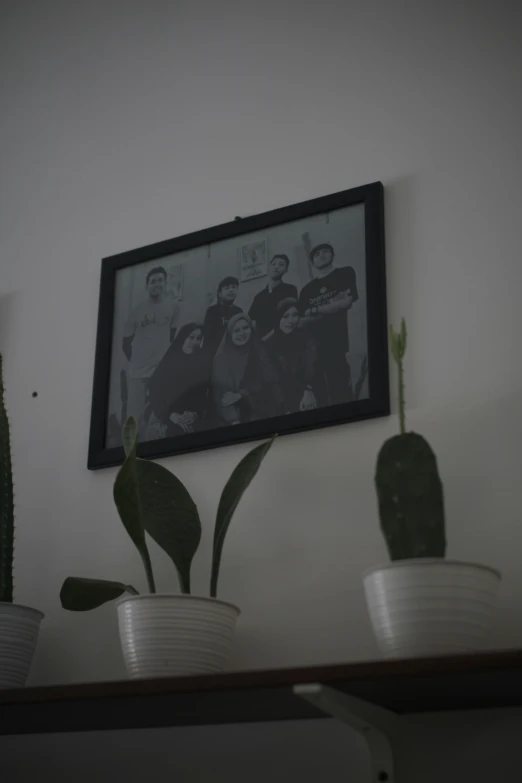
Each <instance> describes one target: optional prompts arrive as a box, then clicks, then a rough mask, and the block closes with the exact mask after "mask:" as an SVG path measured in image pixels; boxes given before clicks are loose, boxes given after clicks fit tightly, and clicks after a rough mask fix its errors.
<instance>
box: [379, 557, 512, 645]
mask: <svg viewBox="0 0 522 783" xmlns="http://www.w3.org/2000/svg"><path fill="white" fill-rule="evenodd" d="M500 579H501V577H500V574H499V573H498V571H495V570H494V569H492V568H489V567H487V566H483V565H479V564H477V563H462V562H457V561H454V560H442V559H428V558H426V559H419V560H396V561H395V562H392V563H390V564H389V565H385V566H380V567H378V568H374V569H371V570H369V571H368V572H367V573H366V575H365V577H364V590H365V593H366V601H367V604H368V610H369V612H370V619H371V622H372V625H373V630H374V632H375V636H376V638H377V642H378V643H379V646H380V648H381V650H382V652H383V653H384V654H385V655H386V656H387V657H389V658H407V657H417V656H431V655H433V656H436V655H449V654H452V653H453V654H457V653H465V652H474V651H476V650H480V649H482V648H483V647H484V646H485V645H486V644H487V641H488V637H489V635H490V631H491V626H492V623H493V618H494V615H495V609H496V603H497V594H498V589H499V586H500Z"/></svg>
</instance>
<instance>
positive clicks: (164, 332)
mask: <svg viewBox="0 0 522 783" xmlns="http://www.w3.org/2000/svg"><path fill="white" fill-rule="evenodd" d="M166 286H167V272H166V270H165V269H164V268H163V267H162V266H158V267H155V268H154V269H151V270H150V271H149V272H148V273H147V276H146V278H145V287H146V290H147V299H146V301H144V302H142V303H141V304H139V305H138V306H137V307H136V308H135V309H134V310H133V311H132V313H131V314H130V316H129V318H128V320H127V322H126V324H125V328H124V333H123V341H122V350H123V353H124V354H125V357H126V358H127V361H128V369H127V412H128V415H129V416H134V417H135V418H136V420H137V422H138V432H139V435H140V436H141V437H142V438H143V436H144V433H145V407H146V402H147V389H148V383H149V379H150V377H151V376H152V374H153V372H154V370H155V369H156V367H157V366H158V364H159V363H160V361H161V359H162V358H163V356H164V355H165V353H166V352H167V350H168V348H169V345H170V343H171V342H172V339H173V337H174V334H175V332H176V327H177V324H178V321H179V305H178V303H177V302H176V301H175V300H174V299H173V298H172V297H171V296H169V295H168V294H167V293H166Z"/></svg>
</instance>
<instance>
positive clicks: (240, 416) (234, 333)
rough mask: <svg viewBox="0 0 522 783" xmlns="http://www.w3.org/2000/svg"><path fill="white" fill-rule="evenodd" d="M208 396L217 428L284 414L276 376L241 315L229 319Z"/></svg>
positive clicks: (215, 362) (260, 344) (262, 348)
mask: <svg viewBox="0 0 522 783" xmlns="http://www.w3.org/2000/svg"><path fill="white" fill-rule="evenodd" d="M212 394H213V400H214V409H215V412H216V418H217V422H218V424H219V425H220V426H224V425H227V424H240V423H241V422H246V421H253V420H255V419H266V418H270V417H271V416H277V415H280V414H281V413H283V412H284V401H283V395H282V392H281V389H280V388H279V383H278V378H277V373H276V370H275V368H274V366H273V365H272V363H271V361H270V359H269V358H268V355H267V353H266V351H265V349H264V347H263V344H262V343H261V341H260V339H259V337H258V336H257V334H256V333H255V331H254V329H253V327H252V321H251V320H250V318H249V317H248V315H245V314H244V313H239V314H238V315H235V316H234V317H233V318H231V319H230V321H229V322H228V325H227V330H226V332H225V334H224V336H223V339H222V340H221V345H220V346H219V348H218V350H217V353H216V356H215V358H214V364H213V370H212Z"/></svg>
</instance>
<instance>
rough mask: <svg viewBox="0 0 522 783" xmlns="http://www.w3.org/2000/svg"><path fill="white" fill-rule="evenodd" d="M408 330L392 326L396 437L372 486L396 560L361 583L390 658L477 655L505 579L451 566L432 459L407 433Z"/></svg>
mask: <svg viewBox="0 0 522 783" xmlns="http://www.w3.org/2000/svg"><path fill="white" fill-rule="evenodd" d="M406 340H407V337H406V324H405V322H404V319H402V322H401V327H400V330H399V331H398V332H396V331H395V330H394V329H393V327H391V326H390V351H391V355H392V357H393V359H394V361H395V362H396V364H397V368H398V383H399V427H400V432H399V434H398V435H395V436H394V437H392V438H390V439H389V440H387V441H386V442H385V443H384V444H383V445H382V448H381V449H380V451H379V455H378V457H377V466H376V471H375V485H376V489H377V498H378V504H379V516H380V521H381V530H382V532H383V535H384V539H385V541H386V544H387V547H388V552H389V554H390V558H391V560H392V562H391V563H387V564H386V565H381V566H377V567H374V568H371V569H369V570H368V571H367V572H366V574H365V577H364V590H365V593H366V603H367V605H368V611H369V615H370V621H371V624H372V626H373V630H374V633H375V637H376V639H377V642H378V644H379V647H380V648H381V650H382V652H383V653H384V655H386V656H387V657H392V658H401V657H403V658H410V657H419V656H436V655H449V654H457V653H466V652H474V651H476V650H480V649H481V648H482V647H484V646H485V644H486V643H487V640H488V636H489V634H490V631H491V627H492V623H493V618H494V614H495V604H496V599H497V593H498V588H499V585H500V574H499V573H498V571H495V570H494V569H493V568H489V567H488V566H484V565H482V564H480V563H470V562H463V561H455V560H447V559H446V530H445V519H444V495H443V489H442V482H441V480H440V476H439V471H438V468H437V459H436V457H435V454H434V452H433V450H432V448H431V446H430V445H429V443H428V442H427V440H426V439H425V438H423V437H422V435H419V434H418V433H416V432H407V431H406V416H405V401H404V367H403V360H404V354H405V353H406Z"/></svg>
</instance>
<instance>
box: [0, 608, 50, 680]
mask: <svg viewBox="0 0 522 783" xmlns="http://www.w3.org/2000/svg"><path fill="white" fill-rule="evenodd" d="M42 620H43V614H42V612H39V611H38V609H31V608H30V607H29V606H20V605H19V604H9V603H4V602H3V601H2V602H0V688H22V687H23V686H24V685H25V683H26V680H27V677H28V675H29V670H30V668H31V664H32V662H33V655H34V651H35V649H36V643H37V641H38V633H39V631H40V623H41V622H42Z"/></svg>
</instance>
